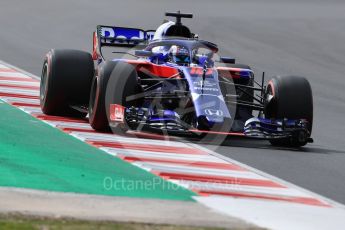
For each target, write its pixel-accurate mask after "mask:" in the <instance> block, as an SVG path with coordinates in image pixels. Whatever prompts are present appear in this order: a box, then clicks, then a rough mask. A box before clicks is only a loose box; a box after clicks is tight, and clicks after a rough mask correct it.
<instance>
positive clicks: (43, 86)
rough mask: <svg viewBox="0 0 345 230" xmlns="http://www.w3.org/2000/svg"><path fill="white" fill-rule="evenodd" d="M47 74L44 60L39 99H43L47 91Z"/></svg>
mask: <svg viewBox="0 0 345 230" xmlns="http://www.w3.org/2000/svg"><path fill="white" fill-rule="evenodd" d="M47 74H48V63H47V62H46V63H45V64H44V66H43V69H42V75H41V84H40V99H41V101H44V99H45V96H46V91H47V78H48V76H47Z"/></svg>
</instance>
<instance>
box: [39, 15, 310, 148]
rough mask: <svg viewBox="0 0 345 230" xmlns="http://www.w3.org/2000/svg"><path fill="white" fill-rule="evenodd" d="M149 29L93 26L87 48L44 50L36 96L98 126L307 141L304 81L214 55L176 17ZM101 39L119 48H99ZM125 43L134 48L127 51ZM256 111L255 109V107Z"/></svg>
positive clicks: (46, 107)
mask: <svg viewBox="0 0 345 230" xmlns="http://www.w3.org/2000/svg"><path fill="white" fill-rule="evenodd" d="M166 16H171V17H175V18H176V22H172V21H168V22H165V23H163V24H162V25H161V26H160V27H159V28H158V29H157V30H156V31H153V30H148V31H144V30H141V29H135V28H125V27H114V26H101V25H100V26H97V30H96V31H95V32H94V33H93V51H92V54H89V53H87V52H84V51H78V50H57V49H53V50H51V51H49V52H48V54H47V56H46V58H45V60H44V64H43V70H42V76H41V84H40V103H41V108H42V111H43V112H44V113H45V114H48V115H55V116H70V117H86V116H87V114H88V119H89V123H90V125H91V126H92V127H93V128H94V129H95V130H99V131H110V130H113V131H115V132H125V131H127V130H129V129H132V130H133V129H134V130H148V131H157V130H158V131H159V130H160V131H164V132H167V133H169V134H170V133H171V134H193V133H199V134H207V133H213V134H222V135H224V134H225V135H231V134H234V133H235V134H240V135H243V136H245V137H252V138H261V139H267V140H269V141H270V142H271V144H273V145H278V146H294V147H298V146H303V145H305V144H306V143H308V142H312V138H311V137H310V136H311V131H312V123H313V99H312V91H311V87H310V84H309V82H308V81H307V80H306V79H305V78H303V77H298V76H287V77H281V76H277V77H273V78H272V79H271V80H269V81H268V84H266V85H265V84H264V75H263V77H262V81H261V82H260V83H258V82H257V81H255V79H254V73H253V71H252V70H251V68H250V67H249V66H248V65H243V64H236V63H235V59H234V58H231V57H219V58H218V60H216V56H217V52H218V47H217V45H216V44H214V43H212V42H208V41H204V40H200V39H199V38H198V35H196V34H194V33H192V32H191V31H190V29H189V28H188V27H186V26H185V25H183V24H182V23H181V19H182V18H192V16H193V15H192V14H182V13H180V12H177V13H166ZM105 47H108V49H109V48H110V47H118V50H120V49H124V48H126V51H118V50H115V51H114V50H113V53H116V54H121V55H125V56H133V57H134V58H124V57H121V58H116V59H114V58H111V59H109V60H106V59H105V58H104V55H103V49H104V48H105ZM131 51H133V52H134V53H133V52H132V53H131ZM254 114H255V115H254Z"/></svg>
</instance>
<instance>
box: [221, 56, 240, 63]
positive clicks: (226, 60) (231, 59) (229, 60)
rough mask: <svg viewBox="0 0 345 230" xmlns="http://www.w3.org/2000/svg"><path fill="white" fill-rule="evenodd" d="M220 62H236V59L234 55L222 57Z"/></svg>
mask: <svg viewBox="0 0 345 230" xmlns="http://www.w3.org/2000/svg"><path fill="white" fill-rule="evenodd" d="M220 62H224V63H228V64H235V62H236V59H235V58H233V57H220Z"/></svg>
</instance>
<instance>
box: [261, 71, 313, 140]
mask: <svg viewBox="0 0 345 230" xmlns="http://www.w3.org/2000/svg"><path fill="white" fill-rule="evenodd" d="M266 100H267V104H266V108H265V117H266V118H275V119H284V118H287V119H306V120H307V121H308V127H307V130H308V133H307V134H306V135H307V136H306V138H303V134H302V133H298V134H296V135H294V136H293V137H292V138H289V139H277V140H270V143H271V144H272V145H275V146H292V147H300V146H303V145H305V144H306V143H307V140H306V139H307V138H308V137H310V134H311V131H312V126H313V96H312V90H311V87H310V84H309V82H308V80H307V79H305V78H304V77H298V76H287V77H281V76H278V77H274V78H272V79H271V80H270V81H269V83H268V85H267V91H266ZM304 135H305V134H304Z"/></svg>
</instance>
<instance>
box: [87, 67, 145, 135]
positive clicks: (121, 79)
mask: <svg viewBox="0 0 345 230" xmlns="http://www.w3.org/2000/svg"><path fill="white" fill-rule="evenodd" d="M98 73H99V74H98V76H95V77H94V79H93V81H92V87H91V93H90V100H89V123H90V125H91V127H92V128H94V129H95V130H98V131H105V132H108V131H110V130H112V131H113V132H115V133H124V132H126V131H127V130H128V128H129V127H128V124H127V122H126V120H124V122H123V123H119V124H117V125H116V126H115V127H111V128H110V126H109V120H108V118H109V117H110V111H109V107H110V104H117V105H121V106H132V105H133V106H134V105H137V102H138V100H133V101H128V100H127V97H128V96H131V95H135V94H138V93H140V92H141V91H140V88H141V87H140V86H139V84H138V76H137V72H136V70H135V68H134V66H133V65H131V64H128V63H125V62H120V61H106V62H105V63H104V64H103V65H102V66H100V69H99V71H98Z"/></svg>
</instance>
